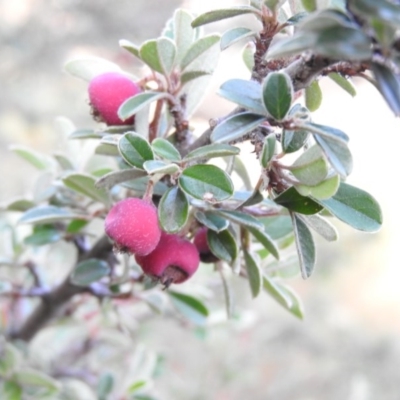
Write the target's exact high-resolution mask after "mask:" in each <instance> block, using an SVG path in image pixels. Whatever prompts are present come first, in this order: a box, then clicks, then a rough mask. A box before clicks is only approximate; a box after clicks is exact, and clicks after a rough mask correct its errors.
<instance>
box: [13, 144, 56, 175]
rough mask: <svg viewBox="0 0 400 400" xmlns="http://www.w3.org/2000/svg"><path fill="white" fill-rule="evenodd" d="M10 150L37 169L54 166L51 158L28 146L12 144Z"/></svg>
mask: <svg viewBox="0 0 400 400" xmlns="http://www.w3.org/2000/svg"><path fill="white" fill-rule="evenodd" d="M10 150H11V151H12V152H14V153H15V154H17V155H18V156H20V157H21V158H23V159H24V160H25V161H27V162H28V163H30V164H31V165H33V166H34V167H35V168H37V169H39V170H42V171H43V170H46V169H49V168H51V167H52V166H54V163H53V162H52V161H53V160H51V159H50V158H48V157H47V156H45V155H44V154H40V153H38V152H36V151H34V150H31V149H30V148H28V147H25V146H20V145H12V146H10Z"/></svg>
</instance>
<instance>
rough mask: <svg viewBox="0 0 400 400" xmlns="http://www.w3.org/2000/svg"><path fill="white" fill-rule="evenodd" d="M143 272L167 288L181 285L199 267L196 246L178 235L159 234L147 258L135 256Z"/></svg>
mask: <svg viewBox="0 0 400 400" xmlns="http://www.w3.org/2000/svg"><path fill="white" fill-rule="evenodd" d="M135 258H136V261H137V263H138V264H139V265H140V266H141V267H142V269H143V272H144V273H145V274H146V275H149V276H151V277H153V278H156V279H158V280H159V281H160V282H161V283H162V284H163V285H165V286H166V287H168V286H169V285H170V284H171V283H182V282H184V281H186V280H187V279H189V278H190V277H191V276H192V275H193V274H194V273H195V272H196V271H197V268H198V267H199V263H200V259H199V253H198V251H197V249H196V246H195V245H194V244H193V243H191V242H189V241H188V240H186V239H184V238H181V237H180V236H178V235H170V234H167V233H162V234H161V239H160V242H159V243H158V245H157V247H156V248H155V250H154V251H153V252H152V253H150V254H148V255H147V256H138V255H136V257H135Z"/></svg>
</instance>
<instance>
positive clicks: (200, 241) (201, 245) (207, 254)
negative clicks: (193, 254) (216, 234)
mask: <svg viewBox="0 0 400 400" xmlns="http://www.w3.org/2000/svg"><path fill="white" fill-rule="evenodd" d="M207 232H208V229H207V228H206V227H205V226H203V227H202V228H200V229H199V230H198V231H197V232H196V235H195V236H194V240H193V243H194V245H195V246H196V248H197V250H198V252H199V255H200V260H201V261H202V262H204V263H214V262H217V261H218V260H219V258H217V257H216V256H215V255H214V254H213V253H212V252H211V250H210V247H209V246H208V242H207Z"/></svg>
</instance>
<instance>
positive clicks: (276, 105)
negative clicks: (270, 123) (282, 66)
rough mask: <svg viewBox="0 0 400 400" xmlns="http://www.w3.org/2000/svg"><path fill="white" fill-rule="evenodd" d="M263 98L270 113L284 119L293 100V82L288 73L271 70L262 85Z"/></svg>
mask: <svg viewBox="0 0 400 400" xmlns="http://www.w3.org/2000/svg"><path fill="white" fill-rule="evenodd" d="M262 100H263V103H264V106H265V108H266V110H267V111H268V113H269V114H270V115H271V116H272V117H274V118H275V119H277V120H278V121H282V120H283V119H284V118H285V117H286V114H287V113H288V112H289V109H290V106H291V104H292V100H293V84H292V81H291V79H290V77H289V75H287V74H286V73H283V72H271V73H270V74H269V75H268V76H267V77H266V78H265V80H264V82H263V85H262Z"/></svg>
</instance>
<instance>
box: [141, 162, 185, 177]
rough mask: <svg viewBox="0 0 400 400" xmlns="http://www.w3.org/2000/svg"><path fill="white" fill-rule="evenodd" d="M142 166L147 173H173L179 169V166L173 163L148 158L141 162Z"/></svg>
mask: <svg viewBox="0 0 400 400" xmlns="http://www.w3.org/2000/svg"><path fill="white" fill-rule="evenodd" d="M143 168H144V169H145V170H146V172H147V173H148V174H149V175H155V174H162V175H173V174H176V173H177V172H178V171H179V167H178V166H177V165H176V164H173V163H166V162H164V161H161V160H149V161H145V162H144V163H143Z"/></svg>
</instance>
